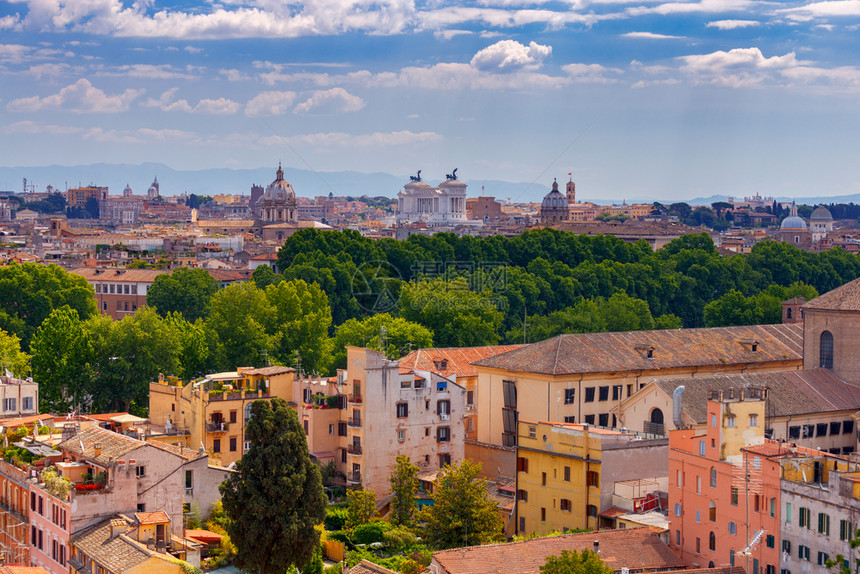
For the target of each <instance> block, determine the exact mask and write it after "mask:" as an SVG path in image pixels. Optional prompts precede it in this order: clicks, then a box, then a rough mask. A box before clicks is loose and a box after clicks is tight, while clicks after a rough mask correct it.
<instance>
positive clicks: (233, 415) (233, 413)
mask: <svg viewBox="0 0 860 574" xmlns="http://www.w3.org/2000/svg"><path fill="white" fill-rule="evenodd" d="M230 424H236V411H230Z"/></svg>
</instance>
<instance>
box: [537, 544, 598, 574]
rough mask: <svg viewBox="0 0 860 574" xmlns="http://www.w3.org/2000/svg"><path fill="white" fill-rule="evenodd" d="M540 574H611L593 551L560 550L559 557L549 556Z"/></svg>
mask: <svg viewBox="0 0 860 574" xmlns="http://www.w3.org/2000/svg"><path fill="white" fill-rule="evenodd" d="M540 572H541V574H612V573H613V572H614V570H613V568H612V567H611V566H608V565H607V564H606V563H605V562H603V560H601V559H600V556H599V555H597V554H596V553H595V552H594V551H592V550H589V549H588V548H585V549H584V550H583V551H582V552H578V551H576V550H562V551H561V555H560V556H549V557H547V559H546V563H544V565H543V566H541V567H540Z"/></svg>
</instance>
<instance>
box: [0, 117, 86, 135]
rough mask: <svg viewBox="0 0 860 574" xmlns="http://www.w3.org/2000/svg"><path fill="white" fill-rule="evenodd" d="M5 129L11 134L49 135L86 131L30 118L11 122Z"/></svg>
mask: <svg viewBox="0 0 860 574" xmlns="http://www.w3.org/2000/svg"><path fill="white" fill-rule="evenodd" d="M3 131H4V132H6V133H9V134H48V135H55V136H61V135H74V134H79V133H82V132H85V131H86V130H85V129H84V128H78V127H72V126H59V125H52V124H42V123H38V122H34V121H30V120H26V121H23V122H15V123H11V124H9V125H7V126H5V127H4V128H3Z"/></svg>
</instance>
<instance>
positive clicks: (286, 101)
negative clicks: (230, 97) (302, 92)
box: [245, 92, 296, 116]
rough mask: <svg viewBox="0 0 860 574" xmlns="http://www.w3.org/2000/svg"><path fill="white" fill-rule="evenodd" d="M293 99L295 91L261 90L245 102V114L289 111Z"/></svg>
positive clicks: (276, 114) (265, 114)
mask: <svg viewBox="0 0 860 574" xmlns="http://www.w3.org/2000/svg"><path fill="white" fill-rule="evenodd" d="M295 99H296V93H295V92H263V93H262V94H257V95H256V96H254V97H253V98H252V99H251V100H250V101H249V102H248V103H247V104H245V115H246V116H256V115H261V116H279V115H281V114H284V113H286V112H287V111H289V108H290V107H291V106H292V105H293V102H294V101H295Z"/></svg>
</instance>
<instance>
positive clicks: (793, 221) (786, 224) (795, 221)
mask: <svg viewBox="0 0 860 574" xmlns="http://www.w3.org/2000/svg"><path fill="white" fill-rule="evenodd" d="M779 228H780V229H806V222H805V221H803V218H802V217H800V216H799V215H789V216H788V217H786V218H785V219H783V220H782V223H781V224H780V226H779Z"/></svg>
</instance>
